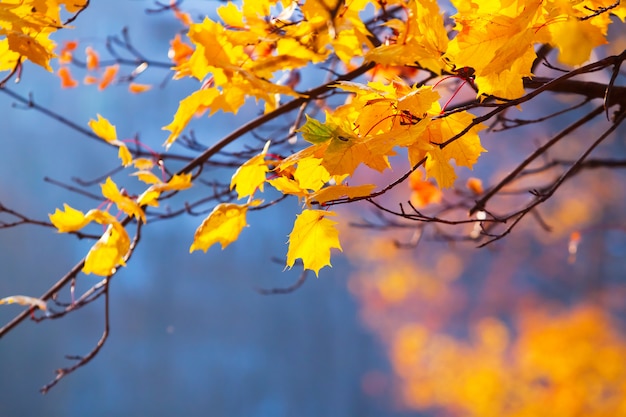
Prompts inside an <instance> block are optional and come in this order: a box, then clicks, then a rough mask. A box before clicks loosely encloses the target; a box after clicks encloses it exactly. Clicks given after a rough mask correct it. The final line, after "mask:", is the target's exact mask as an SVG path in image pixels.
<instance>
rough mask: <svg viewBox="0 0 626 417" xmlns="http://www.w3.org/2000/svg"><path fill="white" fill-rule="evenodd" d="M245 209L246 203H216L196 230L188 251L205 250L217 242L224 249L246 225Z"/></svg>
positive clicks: (246, 208)
mask: <svg viewBox="0 0 626 417" xmlns="http://www.w3.org/2000/svg"><path fill="white" fill-rule="evenodd" d="M247 211H248V204H243V205H239V204H232V203H221V204H218V205H217V206H216V207H215V208H214V209H213V211H212V212H211V214H209V216H208V217H207V218H206V219H204V221H203V222H202V224H201V225H200V227H198V229H197V230H196V233H195V235H194V238H193V243H192V244H191V247H190V248H189V252H190V253H191V252H193V251H195V250H199V249H200V250H203V251H204V252H206V251H207V250H208V249H209V248H210V247H211V246H213V245H214V244H215V243H218V242H219V243H220V244H221V245H222V249H224V248H225V247H226V246H228V245H230V244H231V243H233V242H234V241H235V240H237V238H238V237H239V234H240V233H241V231H242V230H243V228H244V227H246V226H247V223H246V213H247Z"/></svg>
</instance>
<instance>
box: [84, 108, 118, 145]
mask: <svg viewBox="0 0 626 417" xmlns="http://www.w3.org/2000/svg"><path fill="white" fill-rule="evenodd" d="M97 117H98V120H93V119H91V120H89V127H90V128H91V130H93V133H95V134H96V135H97V136H98V137H100V138H102V139H104V140H106V141H107V142H109V143H113V142H114V141H116V140H117V132H116V131H115V126H113V125H112V124H111V122H109V121H108V120H107V119H106V118H104V117H102V116H100V115H99V114H98V115H97Z"/></svg>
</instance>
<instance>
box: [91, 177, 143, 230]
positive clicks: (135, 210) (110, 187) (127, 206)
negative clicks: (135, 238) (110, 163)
mask: <svg viewBox="0 0 626 417" xmlns="http://www.w3.org/2000/svg"><path fill="white" fill-rule="evenodd" d="M100 187H101V188H102V195H103V196H104V197H106V198H107V199H108V200H110V201H112V202H114V203H115V204H116V205H117V208H118V209H119V210H120V211H123V212H124V213H126V214H128V215H129V216H132V217H135V218H138V219H141V221H142V222H144V223H145V222H146V214H145V213H144V211H143V210H142V209H141V207H140V206H139V204H138V203H137V202H136V201H135V200H133V199H132V198H130V197H128V196H126V195H124V194H122V192H121V191H120V190H119V189H118V188H117V185H116V184H115V183H114V182H113V180H112V179H111V177H107V179H106V181H105V182H104V184H101V185H100Z"/></svg>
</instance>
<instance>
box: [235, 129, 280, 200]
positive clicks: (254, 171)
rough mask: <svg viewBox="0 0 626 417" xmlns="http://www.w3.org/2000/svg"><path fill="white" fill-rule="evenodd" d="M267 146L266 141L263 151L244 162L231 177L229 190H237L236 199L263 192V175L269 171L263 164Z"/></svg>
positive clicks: (268, 143)
mask: <svg viewBox="0 0 626 417" xmlns="http://www.w3.org/2000/svg"><path fill="white" fill-rule="evenodd" d="M269 145H270V141H267V143H266V144H265V147H264V148H263V151H262V152H261V153H260V154H258V155H255V156H253V157H252V158H250V159H249V160H248V161H246V162H244V163H243V165H241V166H240V167H239V168H238V169H237V171H236V172H235V174H234V175H233V177H232V179H231V181H230V189H231V190H232V189H233V188H234V189H235V190H237V198H238V199H241V198H244V197H248V196H249V195H252V194H254V192H255V191H256V190H257V189H259V190H260V191H263V185H264V183H265V174H267V172H268V171H269V170H268V168H267V163H266V162H265V155H266V154H267V150H268V148H269Z"/></svg>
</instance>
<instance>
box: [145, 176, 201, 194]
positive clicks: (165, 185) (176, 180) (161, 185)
mask: <svg viewBox="0 0 626 417" xmlns="http://www.w3.org/2000/svg"><path fill="white" fill-rule="evenodd" d="M191 178H192V175H191V174H176V175H173V176H172V178H170V179H169V181H168V182H161V181H159V182H158V183H157V184H154V185H152V186H151V187H150V189H151V190H152V191H158V192H164V191H180V190H186V189H187V188H190V187H191V186H192V183H191Z"/></svg>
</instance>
